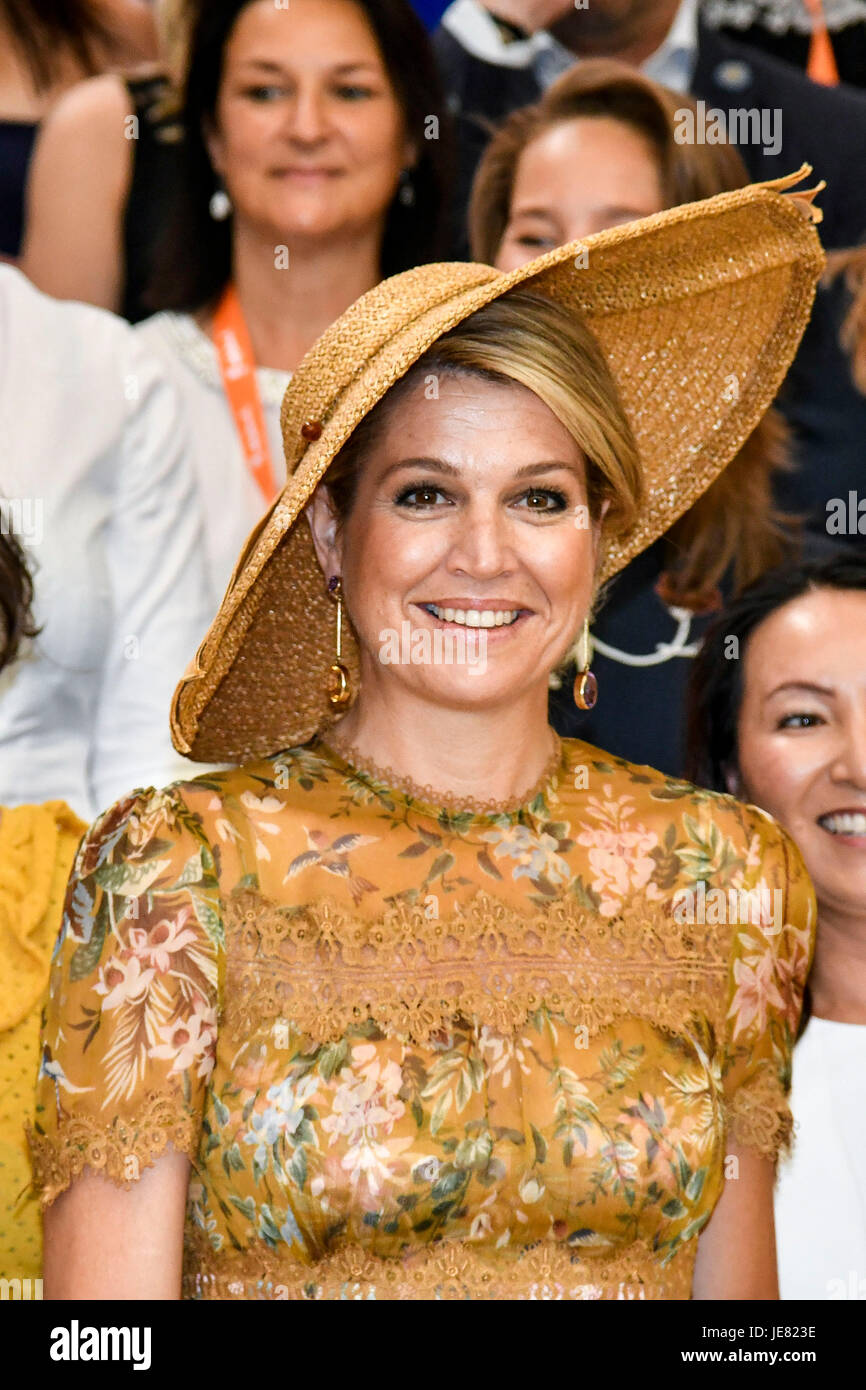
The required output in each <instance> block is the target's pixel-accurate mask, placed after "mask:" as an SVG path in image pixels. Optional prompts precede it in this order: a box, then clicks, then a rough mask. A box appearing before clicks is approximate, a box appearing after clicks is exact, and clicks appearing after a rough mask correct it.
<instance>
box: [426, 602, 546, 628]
mask: <svg viewBox="0 0 866 1390" xmlns="http://www.w3.org/2000/svg"><path fill="white" fill-rule="evenodd" d="M424 607H425V608H426V609H427V611H428V613H432V614H433V616H434V618H439V619H441V621H442V622H445V623H461V624H462V625H463V626H464V627H508V626H509V625H510V624H511V623H513V622H516V621H517V619H518V618H519V617H520V614H521V612H522V609H520V608H505V609H503V610H502V612H500V613H494V612H493V610H492V609H490V608H439V607H438V606H437V605H436V604H435V603H425V604H424Z"/></svg>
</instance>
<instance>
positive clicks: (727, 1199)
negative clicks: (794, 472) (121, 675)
mask: <svg viewBox="0 0 866 1390" xmlns="http://www.w3.org/2000/svg"><path fill="white" fill-rule="evenodd" d="M804 212H805V213H806V216H805V217H804V216H803V213H804ZM743 246H747V247H748V248H749V253H748V256H747V257H742V256H741V252H740V249H739V248H741V247H743ZM576 252H577V248H576V246H575V245H574V244H572V245H571V246H565V247H562V248H560V249H558V250H556V251H554V252H551V253H550V254H548V255H547V256H545V257H542V258H541V259H539V260H537V261H535V262H532V263H530V264H529V265H527V266H523V267H520V268H519V269H517V270H515V271H512V272H510V273H508V274H500V273H499V272H497V271H495V270H493V269H491V268H489V267H485V266H479V265H464V264H445V265H432V266H426V267H420V268H418V269H415V270H410V271H407V272H405V273H404V274H402V275H399V276H395V277H393V278H392V279H390V280H386V281H385V282H383V283H382V284H381V285H379V286H377V287H376V288H375V289H373V290H371V291H369V293H367V294H366V295H364V296H363V297H362V298H361V299H360V300H359V301H358V302H357V303H355V304H354V305H352V307H351V308H350V309H349V310H347V312H346V313H345V314H343V315H342V316H341V318H340V319H339V320H338V321H337V322H336V323H335V324H333V325H332V326H331V328H329V329H328V330H327V331H326V332H325V333H324V334H323V336H322V338H321V339H320V340H319V342H318V343H317V344H316V345H315V346H314V347H313V349H312V350H311V351H310V352H309V353H308V355H307V356H306V358H305V359H304V362H303V363H302V364H301V366H300V368H299V369H298V371H297V373H296V374H295V376H294V377H293V379H292V382H291V385H290V387H289V389H288V390H287V392H286V396H285V399H284V401H283V407H282V426H283V438H284V444H285V453H286V463H287V466H288V470H289V474H290V476H289V481H288V482H287V484H286V486H285V488H284V489H283V491H282V493H281V495H280V497H279V498H278V500H277V501H276V502H275V504H274V505H273V507H272V508H271V509H270V511H269V513H268V515H267V516H266V517H265V518H264V520H263V522H262V524H261V525H260V526H259V527H258V528H256V530H255V531H254V532H253V533H252V535H251V536H250V537H249V539H248V541H247V544H246V546H245V548H244V551H243V552H242V555H241V558H240V560H239V561H238V564H237V566H236V569H235V572H234V578H233V582H232V584H231V585H230V587H229V590H228V592H227V594H226V597H225V599H224V601H223V604H222V605H221V607H220V611H219V613H218V615H217V617H216V619H215V621H214V624H213V626H212V627H211V630H210V632H209V633H208V635H207V637H206V638H205V641H204V642H203V643H202V645H201V647H200V649H199V651H198V653H197V656H196V659H195V661H194V663H193V664H192V666H191V667H190V669H189V670H188V672H187V675H186V676H185V677H184V679H183V680H182V681H181V684H180V685H179V687H178V690H177V692H176V695H175V700H174V706H173V712H172V726H173V733H174V738H175V742H176V746H177V747H178V748H179V749H181V750H182V751H184V752H186V753H188V754H191V755H192V757H194V758H196V759H200V760H208V761H210V760H212V759H216V760H219V761H225V760H227V759H234V760H236V761H237V762H238V763H239V764H240V766H238V767H236V768H234V769H233V770H231V771H228V772H223V773H220V774H216V775H207V774H206V775H203V776H201V777H198V778H196V779H194V780H192V781H189V782H182V783H176V784H174V785H173V786H170V787H168V788H166V789H164V790H161V791H160V790H157V789H155V788H150V789H145V790H142V791H138V792H135V793H133V794H132V795H131V796H129V797H127V798H124V799H123V800H122V801H120V802H118V803H116V805H114V806H113V807H111V808H110V809H109V810H108V811H107V812H106V813H105V815H104V816H103V817H101V818H100V819H99V820H98V821H97V822H96V823H95V824H94V825H93V827H92V828H91V830H90V832H89V834H88V835H87V837H86V838H85V840H84V842H83V843H82V846H81V849H80V851H79V855H78V858H77V861H76V865H75V869H74V871H73V875H72V879H71V882H70V888H69V895H68V898H67V916H66V924H65V929H64V934H63V940H62V942H61V944H60V946H59V948H58V951H57V954H56V957H55V962H54V974H53V978H52V988H51V1003H50V1005H49V1008H48V1011H47V1016H46V1025H45V1031H44V1036H43V1053H42V1079H41V1084H40V1091H39V1104H38V1109H37V1117H36V1123H35V1125H34V1127H33V1131H32V1134H31V1141H32V1146H33V1153H34V1163H35V1170H36V1174H37V1183H38V1186H39V1187H40V1188H41V1192H42V1198H43V1202H44V1203H45V1205H46V1206H47V1207H48V1208H49V1209H48V1210H47V1211H46V1216H45V1225H46V1242H47V1247H46V1248H47V1258H46V1267H45V1291H46V1295H47V1296H48V1297H53V1298H57V1297H69V1296H71V1297H88V1296H91V1297H102V1296H104V1295H105V1294H106V1292H107V1291H108V1290H110V1291H111V1293H112V1295H113V1296H115V1297H116V1296H118V1294H120V1295H121V1296H123V1297H136V1296H138V1297H141V1296H144V1297H178V1296H179V1295H181V1293H183V1295H185V1296H186V1297H189V1298H220V1299H232V1298H256V1297H275V1298H280V1297H289V1298H292V1299H298V1300H303V1299H319V1298H327V1299H340V1298H343V1297H345V1296H346V1291H347V1288H351V1290H352V1297H355V1296H358V1297H360V1298H362V1299H367V1298H375V1299H382V1298H384V1299H419V1298H420V1299H425V1298H436V1299H438V1298H446V1299H451V1298H455V1299H465V1298H478V1299H509V1298H535V1297H549V1296H551V1293H552V1294H553V1296H554V1297H564V1298H568V1299H586V1298H590V1299H596V1298H606V1299H620V1298H653V1299H663V1298H666V1299H672V1298H688V1297H691V1296H694V1297H699V1298H747V1297H759V1298H773V1297H776V1296H777V1285H776V1273H775V1260H774V1244H773V1221H772V1207H771V1197H772V1181H773V1163H774V1159H775V1157H776V1155H777V1153H778V1152H779V1151H780V1150H781V1149H783V1148H784V1147H785V1144H786V1142H787V1140H788V1137H789V1133H790V1116H789V1113H788V1107H787V1099H786V1095H787V1089H788V1085H789V1065H790V1052H791V1046H792V1042H793V1035H794V1031H795V1029H796V1027H797V1022H798V1019H799V1014H800V1004H801V994H802V986H803V979H804V976H805V972H806V969H807V967H808V962H809V958H810V954H811V946H812V912H813V903H812V893H811V888H810V885H809V883H808V879H807V877H806V875H805V872H804V870H803V867H802V864H801V861H800V859H799V857H798V856H797V853H796V850H795V849H794V847H793V845H792V844H791V843H790V841H789V840H788V839H787V838H786V836H785V835H784V833H783V832H782V831H781V830H780V828H779V827H778V826H777V825H776V823H775V822H774V821H772V820H771V819H770V818H767V817H763V816H762V815H760V814H759V813H758V812H756V811H755V810H754V809H751V808H748V807H745V806H741V805H739V804H738V803H737V802H736V801H734V800H733V799H732V798H728V797H722V796H718V795H717V794H715V793H712V792H705V791H701V790H699V789H698V788H696V787H692V786H689V785H687V784H685V783H678V782H671V781H669V780H667V779H666V778H665V777H664V776H663V775H662V774H660V773H656V772H654V771H652V770H651V769H649V768H639V767H634V766H632V765H631V764H629V763H626V762H623V761H622V760H619V759H611V758H609V757H608V755H606V754H605V753H603V752H601V751H600V750H598V749H595V748H592V747H591V746H589V745H588V744H585V743H581V742H579V741H576V740H564V741H560V740H559V739H558V738H557V737H556V736H555V735H554V733H553V731H552V730H551V728H550V727H549V725H548V721H547V694H548V687H549V681H550V676H551V673H552V672H553V670H554V669H555V667H556V666H557V664H558V663H559V662H560V661H561V660H562V658H563V656H564V655H565V653H566V652H567V651H568V649H569V648H570V646H571V644H572V642H573V640H574V638H575V635H576V631H577V630H578V629H579V628H580V627H581V625H582V624H583V622H584V620H585V616H586V614H587V612H588V610H589V609H590V607H591V605H592V603H593V600H594V597H595V595H596V593H597V590H598V586H599V584H600V583H601V582H603V581H604V580H605V579H606V578H608V577H609V576H610V575H612V574H614V573H615V572H616V571H617V570H618V569H619V568H621V567H622V566H623V565H624V564H626V563H627V561H628V560H629V559H630V557H631V556H632V555H634V554H637V553H638V552H639V551H640V550H641V549H643V548H644V547H646V546H647V545H649V544H651V543H652V541H653V540H654V539H655V538H656V537H657V536H658V535H660V534H661V533H662V532H663V531H664V529H665V528H666V526H668V525H669V524H670V523H671V522H672V520H673V519H674V518H675V517H676V515H677V514H678V513H679V511H680V510H681V509H683V508H684V507H687V506H688V505H689V503H690V501H691V500H692V499H693V497H694V496H695V495H696V493H697V492H699V491H700V490H701V489H702V488H705V487H707V486H708V485H709V483H710V482H711V480H712V479H713V478H714V477H716V476H717V475H718V473H719V472H720V471H721V469H722V468H723V467H724V465H725V463H726V461H727V459H728V458H729V457H730V456H731V454H732V453H733V452H735V451H736V449H737V447H738V446H739V443H740V442H741V440H742V438H743V436H744V434H745V433H747V432H748V430H749V429H750V428H751V426H752V423H753V420H754V417H755V414H756V412H757V413H760V411H762V410H763V409H764V408H765V405H766V401H767V400H768V399H769V396H770V395H771V394H772V392H773V391H774V390H775V387H776V384H777V380H778V377H779V375H780V374H781V373H782V372H783V371H784V370H785V366H786V364H787V361H788V358H789V356H790V354H791V353H792V352H793V351H794V349H795V346H796V342H797V340H798V338H799V334H800V332H801V331H802V326H803V323H804V322H805V318H806V315H807V313H808V308H809V303H810V300H811V296H812V293H813V290H814V284H815V280H816V277H817V275H818V273H819V270H820V267H821V264H822V256H821V252H820V248H819V245H818V242H817V238H816V235H815V232H814V230H813V228H812V226H811V225H810V214H809V205H808V203H807V202H806V203H801V204H798V203H796V202H795V201H794V200H793V199H791V198H786V197H785V196H783V195H782V193H781V191H780V190H779V189H778V188H776V189H768V188H754V189H744V190H743V191H742V192H741V193H739V194H736V195H728V196H726V197H724V198H720V199H715V200H709V201H708V202H707V203H706V204H696V205H693V206H691V207H689V208H683V209H675V210H673V211H671V212H669V213H665V214H662V215H661V216H660V217H656V218H653V219H651V220H650V221H648V222H644V223H638V224H634V225H632V226H630V227H625V228H617V229H616V230H614V231H611V232H606V233H602V234H601V235H600V236H599V237H597V238H594V239H591V240H590V255H589V264H588V265H584V264H583V263H582V262H580V263H579V264H578V263H577V258H576ZM782 267H783V268H784V273H783V274H779V273H778V271H779V270H780V268H782ZM696 300H697V301H699V306H700V307H699V321H700V325H701V328H700V331H698V330H697V329H696V327H695V324H696V322H697V320H696V318H695V317H694V316H693V313H692V310H693V307H694V302H695V301H696ZM732 324H735V325H736V328H737V331H735V332H731V331H730V328H731V325H732ZM723 325H724V327H725V329H726V330H728V331H724V332H723V331H722V327H723ZM720 345H722V346H721V347H720ZM730 371H736V372H738V373H739V375H740V378H741V380H742V382H743V390H742V392H741V394H740V396H739V397H738V399H737V400H736V401H731V400H730V399H729V398H726V397H725V396H724V394H723V391H722V389H721V388H722V386H723V383H724V379H725V375H726V374H727V373H728V372H730ZM671 421H679V422H681V427H680V428H678V429H672V428H671ZM497 619H498V621H497ZM404 624H405V625H406V626H408V628H409V629H410V632H414V633H415V634H416V635H417V634H420V635H421V637H422V638H423V637H427V638H430V639H431V640H430V641H428V642H427V643H426V647H427V649H428V651H432V653H433V657H432V659H431V660H430V661H428V662H427V663H425V662H423V661H420V662H419V661H417V660H415V659H413V656H412V652H413V650H414V646H413V644H412V643H410V644H409V655H408V658H407V659H406V660H397V661H394V660H391V659H389V660H387V661H385V660H383V659H382V655H381V650H382V634H383V633H384V632H387V631H393V630H398V629H401V628H402V627H403V625H404ZM470 626H471V627H473V628H474V629H476V635H477V636H478V637H479V638H480V637H482V636H483V637H484V638H485V640H486V644H487V645H486V661H485V663H484V665H483V669H479V668H478V666H477V665H475V666H471V665H470V663H469V662H468V661H467V662H466V663H465V664H462V665H461V664H460V663H459V662H453V661H452V662H448V661H444V660H443V661H442V662H438V661H437V660H436V657H435V652H436V644H435V643H434V642H433V641H432V638H434V637H436V636H439V635H441V636H443V637H444V636H448V635H453V634H455V633H459V634H464V633H465V630H466V628H467V627H470ZM420 645H421V646H424V645H425V644H423V643H422V644H420ZM335 673H336V674H337V675H338V676H339V680H338V681H336V682H335V681H334V679H333V677H334V675H335ZM585 681H586V677H584V684H583V685H581V686H580V689H581V690H584V689H585ZM347 705H348V709H347ZM697 883H701V884H704V885H708V886H709V887H710V888H711V889H714V888H719V889H725V890H727V889H731V890H736V891H735V892H732V893H730V894H728V893H725V894H724V895H723V896H724V898H725V901H728V899H729V898H732V899H733V900H735V901H736V902H739V901H745V902H747V903H757V904H759V905H760V904H761V903H763V902H765V901H773V902H774V903H776V902H778V903H779V905H780V906H779V916H780V921H781V926H779V925H777V924H776V922H775V920H773V919H770V920H765V918H764V916H762V915H761V913H760V912H758V913H757V914H756V913H754V912H752V913H751V915H750V917H749V920H748V921H744V922H737V921H735V920H731V921H729V922H727V923H725V924H723V925H722V927H721V928H720V927H719V926H718V925H717V924H712V925H709V926H708V925H706V924H704V923H703V922H696V921H694V920H692V921H690V922H689V923H688V924H686V925H684V924H683V923H682V921H681V920H680V919H678V917H677V916H676V914H675V912H674V903H675V901H676V900H677V896H678V895H679V894H681V893H682V892H688V891H693V892H694V891H696V884H697ZM777 895H778V896H777ZM191 1165H192V1170H193V1171H191ZM106 1178H108V1179H109V1180H110V1181H108V1182H107V1181H106V1180H105V1179H106ZM727 1178H735V1179H736V1181H730V1182H727V1181H726V1179H727ZM124 1184H126V1187H127V1189H128V1190H124ZM130 1185H132V1186H130ZM55 1199H56V1201H55ZM185 1202H186V1219H185V1220H184V1214H183V1212H184V1203H185Z"/></svg>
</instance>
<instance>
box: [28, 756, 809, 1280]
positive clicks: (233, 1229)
mask: <svg viewBox="0 0 866 1390" xmlns="http://www.w3.org/2000/svg"><path fill="white" fill-rule="evenodd" d="M719 890H722V891H719ZM723 899H724V901H722V900H723ZM728 899H731V900H732V902H733V903H734V906H733V907H732V908H731V910H730V912H728V913H727V916H728V917H729V919H730V920H728V921H725V920H724V919H725V917H726V904H727V902H728ZM743 902H748V903H750V904H751V906H750V907H749V909H748V911H744V910H743V909H742V906H741V908H740V915H739V918H738V916H737V908H736V904H737V903H740V904H741V905H742V904H743ZM762 904H763V907H762V906H761V905H762ZM708 905H709V906H708ZM689 918H691V920H689ZM743 918H745V920H743ZM720 919H721V920H720ZM814 920H815V912H814V900H813V895H812V889H811V885H810V883H809V879H808V877H807V875H806V872H805V869H804V867H803V863H802V861H801V859H800V856H799V854H798V853H797V850H796V849H795V848H794V846H793V844H792V843H791V841H790V840H789V839H788V838H787V837H786V836H785V834H784V833H783V832H782V831H781V829H780V828H779V826H778V825H777V824H776V823H775V821H773V820H772V819H771V818H770V817H768V816H765V815H764V814H762V813H761V812H759V811H757V810H755V809H754V808H752V807H746V806H743V805H740V804H739V803H737V802H736V801H734V800H733V799H731V798H730V797H725V796H719V795H716V794H713V793H710V792H706V791H700V790H697V789H696V788H694V787H691V786H689V785H687V784H685V783H681V782H672V781H670V780H668V779H666V778H665V777H664V776H662V774H660V773H656V772H653V771H651V770H650V769H647V768H640V767H635V766H632V765H631V764H628V763H625V762H621V761H617V760H614V759H611V758H608V756H607V755H606V754H603V753H600V752H599V751H598V750H596V749H594V748H592V747H590V746H589V745H587V744H584V743H580V742H577V741H572V740H566V741H563V742H562V743H560V744H558V746H557V751H556V755H555V757H554V758H553V759H552V761H551V762H550V764H549V765H548V767H547V769H546V770H545V773H544V776H543V777H542V779H541V781H540V782H539V783H538V785H537V786H536V788H535V789H534V790H533V791H532V792H531V793H530V794H528V796H527V797H526V798H525V799H524V801H523V802H522V803H521V804H519V805H500V806H498V807H494V808H490V807H488V808H486V809H481V808H479V807H477V806H472V805H468V804H461V803H458V802H454V801H451V802H448V803H446V804H442V801H441V799H440V800H438V801H437V799H436V796H435V794H434V793H432V792H431V791H430V789H429V788H421V787H417V786H413V785H412V784H409V783H406V782H404V781H401V780H400V779H399V778H397V777H396V776H395V775H394V774H393V773H392V772H390V771H389V770H388V769H378V768H375V767H372V766H370V765H369V764H366V763H364V762H362V761H361V760H359V759H356V758H354V756H353V757H352V761H351V762H349V761H347V760H346V759H345V758H343V757H341V756H339V755H338V754H337V753H336V752H334V751H333V750H332V749H331V748H330V747H329V746H328V745H327V743H326V742H323V741H321V740H314V741H313V742H312V743H310V744H308V745H306V746H305V747H303V748H296V749H292V750H288V751H287V752H284V753H282V754H280V755H278V756H277V757H276V758H274V759H270V760H266V761H262V762H259V763H255V764H250V765H247V766H245V767H242V768H239V769H235V770H232V771H228V772H223V773H219V774H208V775H205V776H202V777H198V778H196V779H195V780H194V781H190V782H183V783H176V784H174V785H172V786H171V787H169V788H167V789H164V790H161V791H155V790H153V789H149V790H146V791H139V792H136V793H134V794H133V795H131V796H130V797H128V798H126V799H125V800H123V801H121V802H118V803H117V804H116V805H115V806H114V807H112V808H111V809H110V810H109V811H107V812H106V813H105V814H104V815H103V816H102V817H101V818H100V819H99V820H98V821H96V822H95V824H94V825H93V827H92V828H91V830H90V832H89V834H88V836H87V837H86V839H85V840H84V842H83V844H82V846H81V849H80V851H79V854H78V857H77V860H76V862H75V866H74V872H73V876H72V878H71V880H70V885H69V892H68V897H67V908H66V916H65V921H64V927H63V938H62V944H61V946H60V949H59V951H58V953H57V955H56V958H55V961H54V966H53V975H52V984H51V1003H50V1007H49V1009H48V1013H47V1019H46V1023H45V1026H44V1033H43V1055H42V1062H41V1078H40V1082H39V1093H38V1106H37V1118H36V1124H35V1128H34V1130H33V1133H32V1136H31V1141H32V1145H33V1152H34V1167H35V1172H36V1177H37V1181H38V1184H39V1186H40V1188H41V1191H42V1198H43V1201H45V1202H50V1201H51V1200H53V1198H54V1197H55V1196H56V1195H57V1194H58V1193H59V1192H61V1191H62V1190H63V1189H64V1188H65V1187H66V1186H67V1184H68V1183H69V1182H70V1181H71V1180H72V1179H73V1178H74V1177H75V1176H76V1174H78V1173H80V1172H81V1170H82V1168H83V1167H84V1165H85V1164H89V1165H91V1166H92V1167H93V1168H95V1169H99V1170H102V1171H104V1172H105V1173H107V1174H108V1175H109V1177H111V1178H112V1179H114V1180H116V1181H117V1182H121V1183H123V1182H133V1181H135V1179H136V1178H137V1177H138V1176H139V1175H140V1173H141V1171H142V1169H143V1168H144V1167H145V1166H146V1165H147V1164H150V1163H152V1162H153V1161H154V1160H155V1159H157V1158H158V1157H159V1155H160V1154H161V1153H162V1152H163V1151H164V1149H165V1148H166V1146H167V1145H168V1144H169V1143H171V1144H173V1145H174V1146H175V1147H177V1148H178V1149H181V1150H182V1151H183V1152H185V1153H186V1154H188V1155H189V1158H190V1160H191V1163H192V1172H191V1177H190V1184H189V1201H188V1209H187V1219H186V1227H185V1235H184V1247H185V1252H184V1285H183V1287H184V1296H185V1297H188V1298H217V1299H232V1298H274V1299H398V1298H402V1299H406V1298H410V1299H416V1298H424V1299H450V1298H467V1297H468V1298H481V1299H492V1298H496V1299H512V1298H568V1299H573V1298H580V1299H585V1298H588V1299H602V1298H607V1299H613V1298H648V1299H649V1298H654V1299H660V1298H666V1299H671V1298H688V1297H689V1295H690V1290H691V1284H692V1273H693V1266H694V1259H695V1253H696V1250H697V1243H698V1236H699V1233H700V1231H701V1230H702V1228H703V1227H704V1225H705V1224H706V1222H707V1221H708V1219H709V1217H710V1214H711V1213H712V1210H713V1207H714V1205H715V1203H716V1201H717V1199H718V1197H719V1194H720V1191H721V1188H722V1184H723V1181H724V1167H725V1155H726V1136H727V1134H728V1132H729V1131H730V1130H732V1131H733V1133H734V1135H735V1136H736V1138H737V1140H738V1142H739V1143H741V1144H745V1145H752V1146H754V1148H756V1149H757V1150H758V1151H759V1152H760V1153H762V1154H766V1155H767V1156H768V1157H773V1156H774V1155H775V1154H776V1153H777V1152H778V1150H779V1148H780V1147H781V1146H782V1145H784V1143H785V1142H786V1139H787V1137H788V1134H789V1132H790V1127H791V1119H790V1113H789V1110H788V1104H787V1093H788V1089H789V1085H790V1066H791V1052H792V1043H793V1038H794V1034H795V1030H796V1026H797V1021H798V1017H799V1013H800V1007H801V998H802V990H803V984H804V981H805V977H806V973H807V970H808V966H809V962H810V958H811V953H812V948H813V931H814Z"/></svg>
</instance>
